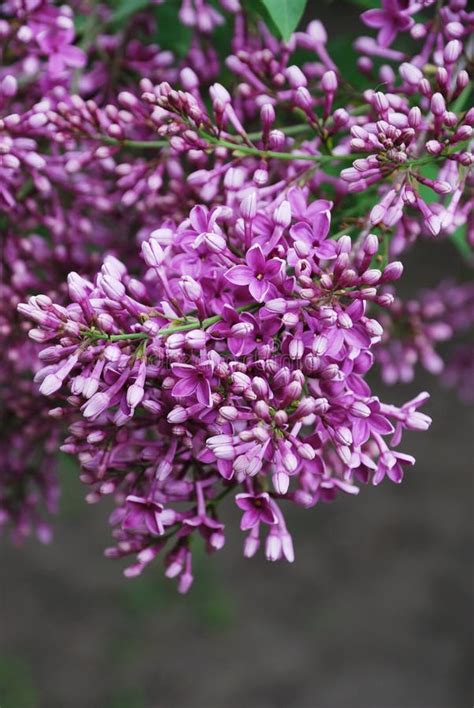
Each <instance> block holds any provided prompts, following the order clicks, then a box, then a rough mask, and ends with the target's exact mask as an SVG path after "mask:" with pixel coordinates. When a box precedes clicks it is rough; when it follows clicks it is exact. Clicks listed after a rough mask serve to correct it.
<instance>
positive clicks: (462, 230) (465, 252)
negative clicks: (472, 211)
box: [450, 224, 472, 261]
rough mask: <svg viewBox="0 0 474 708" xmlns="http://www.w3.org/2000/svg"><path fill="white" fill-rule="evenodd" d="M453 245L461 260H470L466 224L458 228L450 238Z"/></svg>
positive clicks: (470, 252) (470, 254)
mask: <svg viewBox="0 0 474 708" xmlns="http://www.w3.org/2000/svg"><path fill="white" fill-rule="evenodd" d="M450 238H451V241H452V242H453V244H454V245H455V246H456V248H457V249H458V251H459V253H460V254H461V256H462V257H463V258H465V259H466V260H468V261H471V259H472V251H471V249H470V248H469V245H468V243H467V240H466V224H463V225H462V226H460V227H459V228H458V229H456V231H455V232H454V233H453V234H452V236H451V237H450Z"/></svg>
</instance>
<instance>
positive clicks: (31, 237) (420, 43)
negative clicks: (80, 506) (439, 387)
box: [0, 0, 474, 592]
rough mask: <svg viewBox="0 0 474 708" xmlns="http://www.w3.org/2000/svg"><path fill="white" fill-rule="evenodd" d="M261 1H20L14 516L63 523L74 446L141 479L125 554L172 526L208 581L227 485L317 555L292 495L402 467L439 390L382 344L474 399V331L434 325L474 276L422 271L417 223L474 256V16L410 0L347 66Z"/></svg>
mask: <svg viewBox="0 0 474 708" xmlns="http://www.w3.org/2000/svg"><path fill="white" fill-rule="evenodd" d="M253 5H254V3H251V2H249V3H247V4H246V6H245V8H242V7H241V5H240V3H239V2H238V1H237V0H222V1H221V2H220V3H219V4H217V3H210V2H203V1H202V0H199V1H198V0H184V1H183V2H181V3H178V5H177V6H176V7H174V4H172V3H167V2H166V0H165V2H161V3H160V2H150V3H149V4H147V3H137V4H136V7H134V6H133V3H129V2H119V1H118V0H117V1H116V2H113V3H108V2H96V3H93V4H91V3H85V2H83V1H82V0H74V2H70V3H67V4H66V5H60V4H59V3H56V2H53V1H52V0H9V1H8V2H5V3H3V5H2V6H1V7H0V54H1V66H0V226H1V232H2V247H3V259H2V284H1V286H0V287H1V293H2V306H1V311H0V332H1V335H2V337H3V338H4V340H5V345H4V347H3V348H4V350H6V351H8V355H7V356H6V358H5V363H4V366H3V370H2V374H1V377H0V387H1V391H2V405H3V417H4V418H5V421H6V425H5V426H4V427H5V430H4V433H5V438H4V441H3V440H2V443H1V445H0V455H1V462H0V465H1V467H0V527H1V526H3V525H5V526H9V527H10V528H11V529H12V533H13V536H14V538H18V539H20V538H22V537H23V536H26V535H27V534H28V533H29V532H30V531H31V530H35V532H36V534H37V536H38V537H39V538H40V540H42V541H48V540H49V538H50V536H51V531H50V528H49V526H48V522H47V520H46V519H45V518H44V516H43V510H42V509H43V508H44V510H45V511H47V512H51V511H54V510H55V508H56V505H57V499H58V484H57V480H56V475H55V465H56V457H57V451H58V450H59V448H60V447H61V449H62V450H63V451H64V452H67V453H70V454H72V455H74V456H75V457H76V458H77V459H78V461H79V463H80V468H81V471H80V477H81V480H82V481H83V482H84V484H86V485H87V486H88V490H89V491H88V494H87V500H88V501H89V502H91V503H93V502H97V501H99V500H100V499H101V498H102V497H103V496H110V495H113V496H114V498H115V502H116V509H115V511H114V512H113V514H112V515H111V518H110V522H111V524H112V526H113V536H114V539H115V545H114V546H113V547H111V548H109V549H108V550H107V555H109V556H111V557H124V556H127V557H128V556H131V557H132V561H131V565H128V567H127V569H126V571H125V573H126V575H127V576H134V575H137V574H139V573H140V572H141V571H142V569H143V568H144V567H145V566H146V565H147V564H149V563H150V562H151V561H153V560H154V559H155V557H156V556H157V554H158V553H160V552H161V551H163V554H162V555H163V556H164V562H165V573H166V575H167V576H168V577H176V578H177V579H178V587H179V589H180V591H182V592H185V591H186V590H187V589H188V588H189V587H190V585H191V583H192V580H193V575H192V549H193V539H195V538H197V536H201V537H202V539H203V540H204V542H205V544H206V547H207V549H208V550H209V551H210V552H211V551H217V550H220V549H221V548H222V546H223V545H224V542H225V529H224V524H223V522H222V520H221V513H220V508H219V503H220V501H221V500H222V499H223V498H224V497H225V496H227V495H228V496H229V497H230V498H232V499H233V504H234V505H235V506H236V508H237V509H238V510H240V513H241V529H242V530H243V531H244V532H245V534H246V537H245V544H244V553H245V555H246V556H252V555H254V554H255V553H256V552H257V550H258V548H259V545H260V543H262V542H263V544H264V551H265V555H266V557H267V558H268V559H270V560H277V559H280V558H284V559H286V560H288V561H292V560H293V558H294V551H293V545H292V540H291V534H290V531H289V530H288V528H287V524H286V522H285V516H284V513H285V509H286V508H287V504H286V502H293V503H295V504H296V505H298V506H301V507H304V508H310V507H313V506H315V505H316V504H317V503H318V502H319V501H331V500H332V499H334V497H335V496H336V495H337V494H338V493H339V492H340V493H346V494H356V493H357V492H358V491H359V485H360V484H361V483H372V484H375V485H377V484H379V483H380V482H381V481H382V480H383V479H384V478H385V477H388V479H389V480H391V481H393V482H396V483H398V482H400V481H401V480H402V478H403V474H404V468H405V467H406V466H407V465H408V466H410V465H413V463H414V459H413V457H411V456H410V455H409V454H407V453H405V452H400V451H399V449H398V446H399V444H400V442H401V438H402V433H403V431H404V430H417V431H424V430H426V429H427V428H428V427H429V425H430V422H431V421H430V418H429V416H428V415H426V414H425V413H424V412H422V411H421V410H420V408H421V407H422V406H423V404H424V403H425V402H426V400H427V398H428V394H425V393H423V394H420V395H419V396H417V397H416V398H415V399H413V400H411V401H408V402H407V403H406V404H405V405H403V406H401V407H398V406H394V405H391V404H389V403H385V402H382V401H381V400H380V399H379V397H378V396H377V395H376V392H373V391H372V389H371V386H369V384H368V382H367V374H368V372H369V371H370V370H371V369H372V368H373V367H374V368H376V369H377V368H378V369H379V370H380V373H381V376H382V378H383V380H384V381H385V382H386V383H395V382H398V381H402V382H404V381H409V380H411V379H412V378H413V376H414V373H415V365H416V364H417V363H418V362H420V363H421V364H422V365H423V366H424V367H425V368H426V369H427V370H428V371H430V372H431V373H433V374H441V373H442V376H443V379H444V382H445V383H446V384H448V385H451V386H453V387H455V388H458V389H459V391H460V393H461V395H462V398H463V399H465V400H466V401H469V400H472V398H474V394H473V393H472V391H473V368H474V367H473V361H474V356H473V351H472V348H471V347H470V346H469V345H468V344H466V343H461V345H460V347H459V348H458V349H455V350H454V354H452V355H451V356H450V357H449V356H448V361H447V365H446V366H445V365H444V361H443V358H442V356H443V353H442V352H441V353H440V352H439V351H438V350H437V348H435V347H436V345H437V343H438V342H441V341H446V340H450V339H452V338H453V337H454V336H457V335H459V334H461V335H464V334H465V333H466V332H467V331H468V330H469V328H472V324H473V320H474V292H473V288H472V283H463V282H454V281H449V282H448V281H447V282H446V283H442V284H441V285H440V286H439V287H437V288H436V289H434V290H430V291H427V290H426V289H424V291H423V292H422V293H421V294H420V295H419V296H417V297H414V298H412V299H410V300H408V301H407V300H404V299H403V295H402V294H400V292H399V289H398V282H399V280H400V278H401V276H402V272H403V266H402V263H401V262H400V261H399V260H398V259H399V258H401V259H403V258H404V257H405V254H406V252H407V251H408V249H409V248H410V247H411V246H412V245H413V244H415V242H417V241H425V243H424V244H423V247H424V248H436V247H437V244H436V242H437V241H438V240H440V239H445V240H449V241H450V242H451V243H452V244H453V247H456V248H457V250H458V251H459V254H457V253H456V251H455V250H454V248H453V262H455V259H458V262H460V258H461V257H462V258H463V259H464V260H465V261H466V262H469V261H472V249H473V247H474V220H473V216H472V214H473V205H474V196H473V189H472V188H473V177H472V169H471V167H472V163H473V156H472V150H471V138H472V131H473V125H474V109H473V108H470V103H471V101H470V97H471V85H470V75H469V72H470V71H471V69H472V63H473V53H472V52H473V48H472V39H471V37H472V30H473V26H474V13H472V12H471V11H470V10H469V9H468V5H467V3H466V2H464V0H447V1H445V2H438V3H436V4H435V3H431V2H416V1H415V0H409V1H408V2H403V3H402V2H397V1H396V0H387V2H385V0H383V2H382V4H381V7H380V6H377V7H374V8H372V9H368V10H366V11H364V12H363V13H362V16H361V19H362V23H363V24H365V25H366V26H367V27H368V28H369V29H370V28H372V29H374V30H375V32H376V33H377V34H376V36H372V35H371V36H361V37H359V38H358V39H357V40H356V41H355V45H354V46H355V51H356V52H357V54H354V56H353V57H352V58H350V60H351V62H353V63H354V65H355V68H354V67H352V69H353V70H352V71H351V72H349V73H347V72H346V70H345V67H344V66H343V65H339V61H338V60H337V59H336V58H335V57H334V56H333V51H332V45H331V40H330V39H329V38H328V36H327V33H326V30H325V28H324V26H323V25H322V23H321V22H320V21H319V20H313V21H311V22H310V23H309V25H308V26H307V27H306V28H298V27H296V26H295V27H294V31H293V32H292V33H291V32H290V33H289V34H288V29H287V28H286V27H285V28H283V27H280V25H279V16H278V12H272V7H271V3H267V4H266V6H267V5H268V7H269V8H270V9H269V10H268V12H266V13H264V15H263V16H259V14H258V12H260V11H261V10H262V8H261V7H260V5H258V6H257V5H256V4H255V5H256V9H253ZM173 13H175V15H173ZM296 21H297V20H295V22H296ZM170 22H171V25H170ZM167 23H168V24H167ZM178 28H179V34H178ZM223 32H227V34H226V35H225V36H226V40H225V41H224V42H223V41H222V37H223V36H224V35H223V34H222V33H223ZM278 32H280V34H281V37H282V38H279V37H278ZM170 39H171V40H172V41H170ZM399 46H400V47H401V48H398V47H399ZM453 268H454V269H455V268H456V266H453ZM420 285H422V286H423V283H421V284H420ZM38 293H40V294H38ZM27 334H29V338H28V336H27ZM2 432H3V431H2ZM61 439H62V440H63V443H62V445H61V442H60V441H61Z"/></svg>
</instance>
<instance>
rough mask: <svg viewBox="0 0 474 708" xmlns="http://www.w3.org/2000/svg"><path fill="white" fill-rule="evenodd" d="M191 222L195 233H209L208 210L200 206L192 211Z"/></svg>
mask: <svg viewBox="0 0 474 708" xmlns="http://www.w3.org/2000/svg"><path fill="white" fill-rule="evenodd" d="M189 221H190V222H191V225H192V227H193V229H194V230H195V231H197V232H198V233H202V232H204V231H207V209H206V207H204V206H201V205H200V204H198V205H197V206H195V207H193V208H192V209H191V213H190V215H189Z"/></svg>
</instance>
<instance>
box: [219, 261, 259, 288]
mask: <svg viewBox="0 0 474 708" xmlns="http://www.w3.org/2000/svg"><path fill="white" fill-rule="evenodd" d="M253 277H254V272H253V270H252V269H251V268H249V267H248V266H244V265H238V266H234V267H233V268H231V269H230V270H228V271H227V273H225V278H226V280H228V281H229V282H230V283H234V285H248V284H249V283H250V281H251V280H252V278H253Z"/></svg>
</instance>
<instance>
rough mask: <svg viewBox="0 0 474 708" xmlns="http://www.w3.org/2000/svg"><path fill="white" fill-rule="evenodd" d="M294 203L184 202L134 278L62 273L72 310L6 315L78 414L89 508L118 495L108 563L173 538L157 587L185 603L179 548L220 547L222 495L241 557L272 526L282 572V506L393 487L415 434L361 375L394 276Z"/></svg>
mask: <svg viewBox="0 0 474 708" xmlns="http://www.w3.org/2000/svg"><path fill="white" fill-rule="evenodd" d="M306 197H307V194H306V193H305V192H304V191H303V190H301V189H298V188H292V189H291V190H290V191H289V192H288V199H287V200H282V201H281V202H280V203H279V204H278V206H274V205H272V204H270V205H268V204H266V203H265V201H263V200H261V199H260V198H259V194H258V193H256V192H251V193H250V194H249V195H248V196H247V197H246V198H245V199H244V200H243V201H242V202H241V204H240V205H239V206H238V207H237V206H236V207H235V208H234V209H232V208H230V207H219V206H218V207H214V208H213V209H211V210H208V209H206V208H205V207H203V206H196V207H194V208H193V209H192V210H191V212H190V214H189V217H188V218H187V219H185V220H184V221H182V222H181V223H180V224H178V225H177V226H176V227H173V226H171V225H169V226H168V227H161V228H158V229H157V230H155V231H154V232H153V233H152V234H151V236H150V238H149V239H148V240H146V241H144V242H143V244H142V256H143V258H144V260H145V263H146V265H147V266H148V269H147V271H146V273H145V274H144V277H143V279H142V280H140V281H137V280H135V279H134V278H132V277H131V276H130V274H129V273H128V271H127V268H126V266H125V265H124V264H123V263H122V262H121V261H119V260H118V259H116V258H113V257H107V258H106V259H105V261H104V264H103V266H102V268H101V271H100V273H99V274H98V275H97V277H96V278H95V279H94V281H90V280H86V279H84V278H83V277H81V276H80V275H78V274H77V273H71V274H70V275H69V277H68V290H69V296H70V298H71V300H72V303H71V304H69V305H67V306H65V307H64V306H61V305H58V304H56V303H54V302H53V301H52V300H51V299H50V298H48V297H46V296H44V295H39V296H35V297H32V298H30V300H29V302H28V303H23V304H20V305H19V310H20V312H21V313H22V314H23V315H25V316H27V317H28V318H30V319H31V320H32V321H33V322H34V323H35V325H36V326H35V327H34V328H33V329H31V330H30V337H32V338H33V339H34V340H35V341H40V342H43V343H45V344H47V346H46V348H45V349H43V350H42V351H41V353H40V359H41V360H42V361H43V363H44V364H45V366H44V367H43V368H42V369H40V370H39V371H38V373H37V375H36V381H37V382H38V383H40V391H41V392H42V393H43V394H45V395H47V396H50V395H56V396H57V395H58V392H61V391H62V390H64V389H66V390H65V394H64V395H65V396H66V400H67V404H68V406H69V407H72V408H73V409H75V411H76V413H75V415H74V419H73V422H72V424H71V425H70V429H69V430H70V436H69V437H68V438H67V439H66V442H65V444H64V446H63V449H64V450H65V451H67V452H71V453H74V454H77V455H78V457H79V459H80V461H81V465H82V469H83V472H82V479H83V481H84V482H85V483H86V484H88V485H89V486H90V488H91V491H90V492H89V494H88V500H89V501H91V502H95V501H98V500H99V499H100V497H101V496H103V495H109V494H114V495H115V498H116V502H117V509H116V511H115V512H114V513H113V514H112V517H111V523H112V524H113V525H114V527H115V531H114V536H115V538H116V540H117V545H116V546H115V547H114V548H111V549H109V551H108V554H109V555H110V556H113V557H117V556H125V555H129V554H133V555H135V556H136V561H135V562H134V564H133V565H132V566H130V567H129V568H128V569H127V571H126V573H127V574H129V575H130V574H137V573H139V572H141V570H142V569H143V567H144V566H145V565H147V564H148V563H149V562H150V561H151V560H153V559H154V558H155V556H156V554H157V553H158V552H159V551H160V550H162V548H163V547H164V546H165V544H167V547H168V545H169V544H170V543H171V544H172V545H171V547H170V548H169V551H168V554H167V556H166V558H165V567H166V574H167V575H168V576H172V577H174V576H179V588H180V590H181V591H185V590H187V588H188V587H189V585H190V584H191V582H192V571H191V547H190V544H191V541H192V539H193V536H194V535H195V534H196V533H197V532H199V533H200V534H201V536H202V537H203V538H204V539H205V541H206V544H207V547H208V549H209V550H210V551H213V550H219V549H220V548H222V546H223V544H224V540H225V537H224V526H223V524H222V522H221V521H219V517H218V511H217V508H216V506H217V505H216V502H217V500H219V499H220V498H221V497H222V496H223V495H224V494H226V493H228V492H234V493H235V492H237V494H235V502H236V504H237V505H238V506H239V508H240V509H242V510H243V511H244V514H243V516H242V522H241V527H242V529H243V530H245V531H249V534H248V536H247V538H246V542H245V554H246V555H248V556H251V555H253V554H254V553H255V552H256V551H257V549H258V546H259V544H260V539H261V534H262V531H263V530H264V529H265V528H266V526H268V527H269V528H268V533H267V534H266V538H265V553H266V556H267V558H269V559H271V560H276V559H278V558H280V557H284V558H286V559H287V560H289V561H292V560H293V548H292V543H291V536H290V533H289V531H288V529H287V526H286V524H285V520H284V516H283V512H282V510H281V502H283V501H293V502H294V503H296V504H298V505H300V506H303V507H312V506H314V505H315V504H316V503H317V502H318V501H319V500H324V501H330V500H332V499H333V498H334V496H335V495H336V494H337V493H338V492H345V493H349V494H355V493H357V492H358V487H357V482H360V481H362V482H368V481H372V482H373V483H374V484H378V483H379V482H380V481H381V480H382V479H383V478H384V477H385V476H388V477H389V478H390V479H391V480H392V481H395V482H400V481H401V479H402V477H403V468H404V466H405V465H407V464H408V465H411V464H413V462H414V460H413V458H412V457H411V456H409V455H406V454H404V453H401V452H397V451H395V450H394V449H393V448H392V446H391V445H396V444H398V442H399V441H400V438H401V433H402V431H403V430H404V429H407V428H408V429H410V430H425V429H426V428H427V427H428V426H429V423H430V419H429V417H428V416H426V415H425V414H423V413H420V412H418V411H417V408H418V406H419V405H420V404H421V403H422V402H423V401H424V397H421V398H419V399H417V400H416V401H412V402H410V403H408V404H406V405H405V406H403V407H402V408H397V407H395V406H391V405H386V404H384V403H382V402H380V401H379V399H378V398H377V397H376V396H374V395H372V393H371V390H370V388H369V386H368V384H367V382H366V381H365V379H364V376H365V374H366V372H367V371H368V370H369V369H370V368H371V367H372V365H373V354H372V348H373V346H374V345H375V344H376V343H378V342H379V341H380V338H381V336H382V334H383V330H382V328H381V326H380V324H379V322H378V321H377V320H375V319H373V318H371V317H369V316H368V315H367V306H368V304H369V303H377V305H379V306H381V307H386V306H389V305H391V304H392V301H393V298H392V297H391V296H390V295H389V294H387V293H386V294H379V288H380V286H382V285H384V284H385V283H388V282H392V281H394V280H396V279H398V278H399V277H400V275H401V273H402V266H401V264H400V263H399V262H391V263H389V264H388V265H386V266H385V267H384V268H383V269H378V268H374V267H372V265H371V264H372V261H373V258H374V256H376V254H377V251H378V248H379V241H378V238H377V237H376V236H375V235H373V234H369V235H367V236H366V237H363V238H361V239H360V240H358V241H357V243H356V244H355V245H354V244H352V243H351V240H350V239H349V238H348V237H341V238H339V239H338V240H337V241H333V240H330V239H329V238H328V235H329V228H330V214H331V211H330V210H331V203H330V202H327V201H325V200H316V201H314V202H312V203H311V204H308V203H307V201H306ZM61 410H62V408H61V407H60V409H59V410H56V409H54V415H58V416H59V415H60V414H61ZM387 436H393V439H392V443H391V444H390V443H389V442H388V441H387V440H386V437H387ZM183 503H185V504H184V507H183ZM171 539H173V540H172V541H171Z"/></svg>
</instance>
